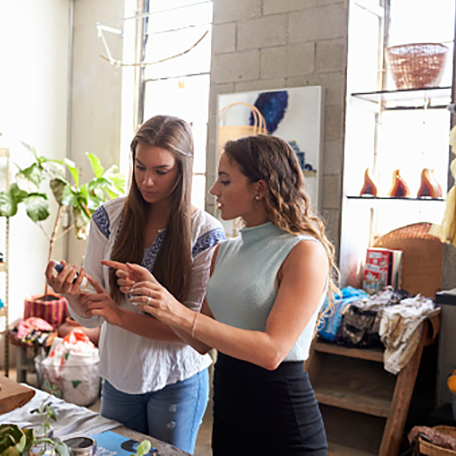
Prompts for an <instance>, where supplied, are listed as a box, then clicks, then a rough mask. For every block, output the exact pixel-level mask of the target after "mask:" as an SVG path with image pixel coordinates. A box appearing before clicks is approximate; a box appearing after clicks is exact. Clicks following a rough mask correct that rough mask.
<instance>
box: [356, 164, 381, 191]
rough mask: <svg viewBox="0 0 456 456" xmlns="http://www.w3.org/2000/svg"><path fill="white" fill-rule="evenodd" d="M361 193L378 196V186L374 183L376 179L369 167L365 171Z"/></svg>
mask: <svg viewBox="0 0 456 456" xmlns="http://www.w3.org/2000/svg"><path fill="white" fill-rule="evenodd" d="M360 195H361V196H364V195H371V196H377V186H376V185H375V184H374V181H373V180H372V178H371V177H370V175H369V168H366V171H364V184H363V188H362V189H361V192H360Z"/></svg>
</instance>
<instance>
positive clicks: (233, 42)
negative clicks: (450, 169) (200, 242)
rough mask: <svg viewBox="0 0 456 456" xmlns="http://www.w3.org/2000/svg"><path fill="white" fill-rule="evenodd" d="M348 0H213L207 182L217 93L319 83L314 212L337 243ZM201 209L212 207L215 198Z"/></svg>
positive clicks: (210, 176)
mask: <svg viewBox="0 0 456 456" xmlns="http://www.w3.org/2000/svg"><path fill="white" fill-rule="evenodd" d="M347 30H348V0H214V26H213V37H212V64H211V95H210V107H209V134H208V156H207V187H208V189H209V188H210V186H211V185H212V183H213V182H214V180H215V176H216V168H217V163H216V150H217V145H216V140H217V132H216V130H217V96H218V95H219V94H224V93H235V92H246V91H254V90H270V89H280V88H292V87H302V86H315V85H319V86H322V87H323V88H324V91H325V120H324V122H325V127H324V138H323V141H324V142H323V153H322V154H323V156H322V157H321V161H320V171H322V172H323V179H322V189H321V190H320V191H321V195H322V199H321V202H322V204H321V208H320V211H321V215H322V217H323V218H324V220H325V221H326V226H327V230H328V236H329V237H330V239H331V241H332V242H333V243H334V244H335V246H336V248H337V249H338V246H339V236H340V208H341V199H342V194H341V189H342V174H341V173H342V161H343V143H344V113H345V87H346V62H347ZM207 210H208V211H209V212H212V213H214V212H215V205H214V200H213V199H212V198H209V199H208V202H207Z"/></svg>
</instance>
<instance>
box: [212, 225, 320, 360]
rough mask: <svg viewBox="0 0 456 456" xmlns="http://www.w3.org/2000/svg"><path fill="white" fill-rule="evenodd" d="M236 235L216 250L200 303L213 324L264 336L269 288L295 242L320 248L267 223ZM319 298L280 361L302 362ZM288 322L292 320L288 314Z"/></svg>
mask: <svg viewBox="0 0 456 456" xmlns="http://www.w3.org/2000/svg"><path fill="white" fill-rule="evenodd" d="M240 234H241V235H240V237H237V238H234V239H229V240H227V241H226V242H223V243H222V244H221V245H220V248H219V251H218V255H217V260H216V263H215V268H214V272H213V274H212V277H211V278H210V280H209V283H208V287H207V291H206V298H207V302H208V305H209V308H210V309H211V312H212V314H213V316H214V318H215V319H216V320H218V321H220V322H222V323H225V324H227V325H230V326H235V327H236V328H240V329H247V330H252V331H264V330H265V328H266V322H267V319H268V317H269V313H270V312H271V309H272V306H273V304H274V301H275V298H276V296H277V290H276V287H275V284H276V278H277V273H278V272H279V269H280V267H281V266H282V263H283V262H284V261H285V259H286V257H287V256H288V254H289V253H290V251H291V250H292V249H293V247H294V246H295V245H296V244H298V242H300V241H302V240H309V241H314V242H318V243H319V244H320V245H321V243H320V241H318V240H317V239H315V238H313V237H312V236H308V235H298V236H294V235H292V234H289V233H286V232H284V231H282V230H281V229H280V228H278V227H276V226H275V225H273V224H272V223H270V222H269V223H265V224H264V225H260V226H255V227H252V228H242V229H241V230H240ZM322 248H323V246H322ZM305 279H306V278H305V277H303V278H302V280H305ZM325 297H326V289H325V290H324V291H323V293H322V297H321V299H320V303H319V305H318V307H317V309H316V310H315V312H314V314H313V315H312V318H311V319H310V321H309V323H308V324H307V326H306V327H305V329H304V331H303V332H302V334H301V335H300V337H299V338H298V340H297V341H296V344H295V345H294V346H293V348H292V349H291V350H290V352H289V353H288V355H287V356H286V357H285V361H304V360H306V359H307V358H308V356H309V348H310V343H311V341H312V338H313V335H314V329H315V325H316V321H317V317H318V313H319V311H320V308H321V306H322V304H323V302H324V300H325ZM291 318H293V315H290V319H291Z"/></svg>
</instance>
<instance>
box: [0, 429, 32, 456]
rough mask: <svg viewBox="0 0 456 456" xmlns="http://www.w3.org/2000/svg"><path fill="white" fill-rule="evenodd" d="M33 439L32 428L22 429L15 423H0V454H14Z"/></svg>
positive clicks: (12, 455)
mask: <svg viewBox="0 0 456 456" xmlns="http://www.w3.org/2000/svg"><path fill="white" fill-rule="evenodd" d="M33 439H34V435H33V430H32V429H22V428H20V427H19V426H18V425H16V424H2V425H0V456H6V455H8V456H16V455H20V454H22V453H23V451H24V449H25V448H26V447H27V446H28V445H30V444H31V442H32V441H33Z"/></svg>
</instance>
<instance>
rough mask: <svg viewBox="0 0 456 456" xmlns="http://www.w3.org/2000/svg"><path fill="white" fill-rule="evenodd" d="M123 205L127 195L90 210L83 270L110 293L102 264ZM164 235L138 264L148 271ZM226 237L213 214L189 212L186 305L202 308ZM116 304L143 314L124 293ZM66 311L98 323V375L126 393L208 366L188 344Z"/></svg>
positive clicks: (139, 391)
mask: <svg viewBox="0 0 456 456" xmlns="http://www.w3.org/2000/svg"><path fill="white" fill-rule="evenodd" d="M124 204H125V198H118V199H115V200H112V201H109V202H107V203H105V204H104V205H103V206H100V207H99V208H98V209H97V210H96V212H95V213H94V214H93V216H92V221H91V226H90V235H89V240H88V244H87V251H86V256H85V259H84V268H85V270H86V271H87V273H88V274H90V275H91V276H93V277H94V278H95V279H96V280H97V281H98V282H99V283H100V284H101V285H102V286H103V287H105V288H106V290H108V291H109V290H110V287H109V268H107V267H105V266H102V265H101V260H102V259H109V258H111V252H112V247H113V245H114V242H115V240H116V237H117V233H118V231H119V228H120V223H121V219H122V212H123V208H124ZM164 234H165V232H164V231H162V232H160V233H159V234H158V236H157V238H156V239H155V241H154V243H153V244H152V245H151V246H149V247H148V248H146V249H145V250H144V258H143V263H142V265H143V266H145V267H146V268H147V269H149V270H152V267H153V265H154V262H155V258H156V256H157V253H158V251H159V250H160V246H161V243H162V241H163V238H164ZM225 239H226V238H225V233H224V231H223V228H222V225H221V223H220V222H219V221H218V220H217V219H216V218H215V217H213V216H211V215H210V214H208V213H207V212H205V211H202V210H197V211H196V212H195V213H194V214H193V216H192V257H193V269H192V278H191V284H190V290H189V293H188V297H187V300H186V301H185V304H186V305H187V306H188V307H189V308H191V309H194V310H199V309H200V308H201V305H202V302H203V299H204V295H205V291H206V284H207V281H208V279H209V275H210V263H211V258H212V255H213V252H214V247H215V246H216V245H217V244H219V243H220V242H223V241H224V240H225ZM118 305H120V306H121V307H122V308H124V309H128V310H131V311H133V312H138V313H141V314H142V312H140V311H138V310H137V309H136V307H135V306H133V305H132V304H130V302H129V301H128V298H127V297H126V296H125V297H124V299H123V300H122V302H120V303H118ZM70 314H71V316H72V317H73V318H74V319H75V320H76V321H77V322H78V323H80V324H81V325H83V326H86V327H89V328H95V327H97V326H100V325H101V335H100V341H99V349H100V376H101V377H102V378H105V379H107V380H108V381H109V382H110V383H111V384H112V385H113V386H114V387H115V388H117V389H118V390H120V391H123V392H125V393H129V394H142V393H146V392H149V391H157V390H159V389H162V388H164V387H165V386H166V385H169V384H172V383H175V382H177V381H180V380H185V379H187V378H190V377H191V376H192V375H194V374H196V373H198V372H200V371H202V370H203V369H205V368H206V367H208V366H209V365H210V364H211V358H210V356H209V355H204V356H203V355H200V354H199V353H197V352H196V351H195V350H194V349H193V348H191V347H190V346H188V345H177V344H171V343H166V342H160V341H155V340H151V339H147V338H145V337H141V336H137V335H136V334H133V333H131V332H129V331H126V330H125V329H122V328H119V327H118V326H113V325H110V324H109V323H108V322H106V321H105V320H104V319H103V318H102V317H93V318H82V317H80V316H79V315H78V314H77V313H76V312H74V311H72V310H71V309H70ZM144 318H151V317H149V316H144Z"/></svg>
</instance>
